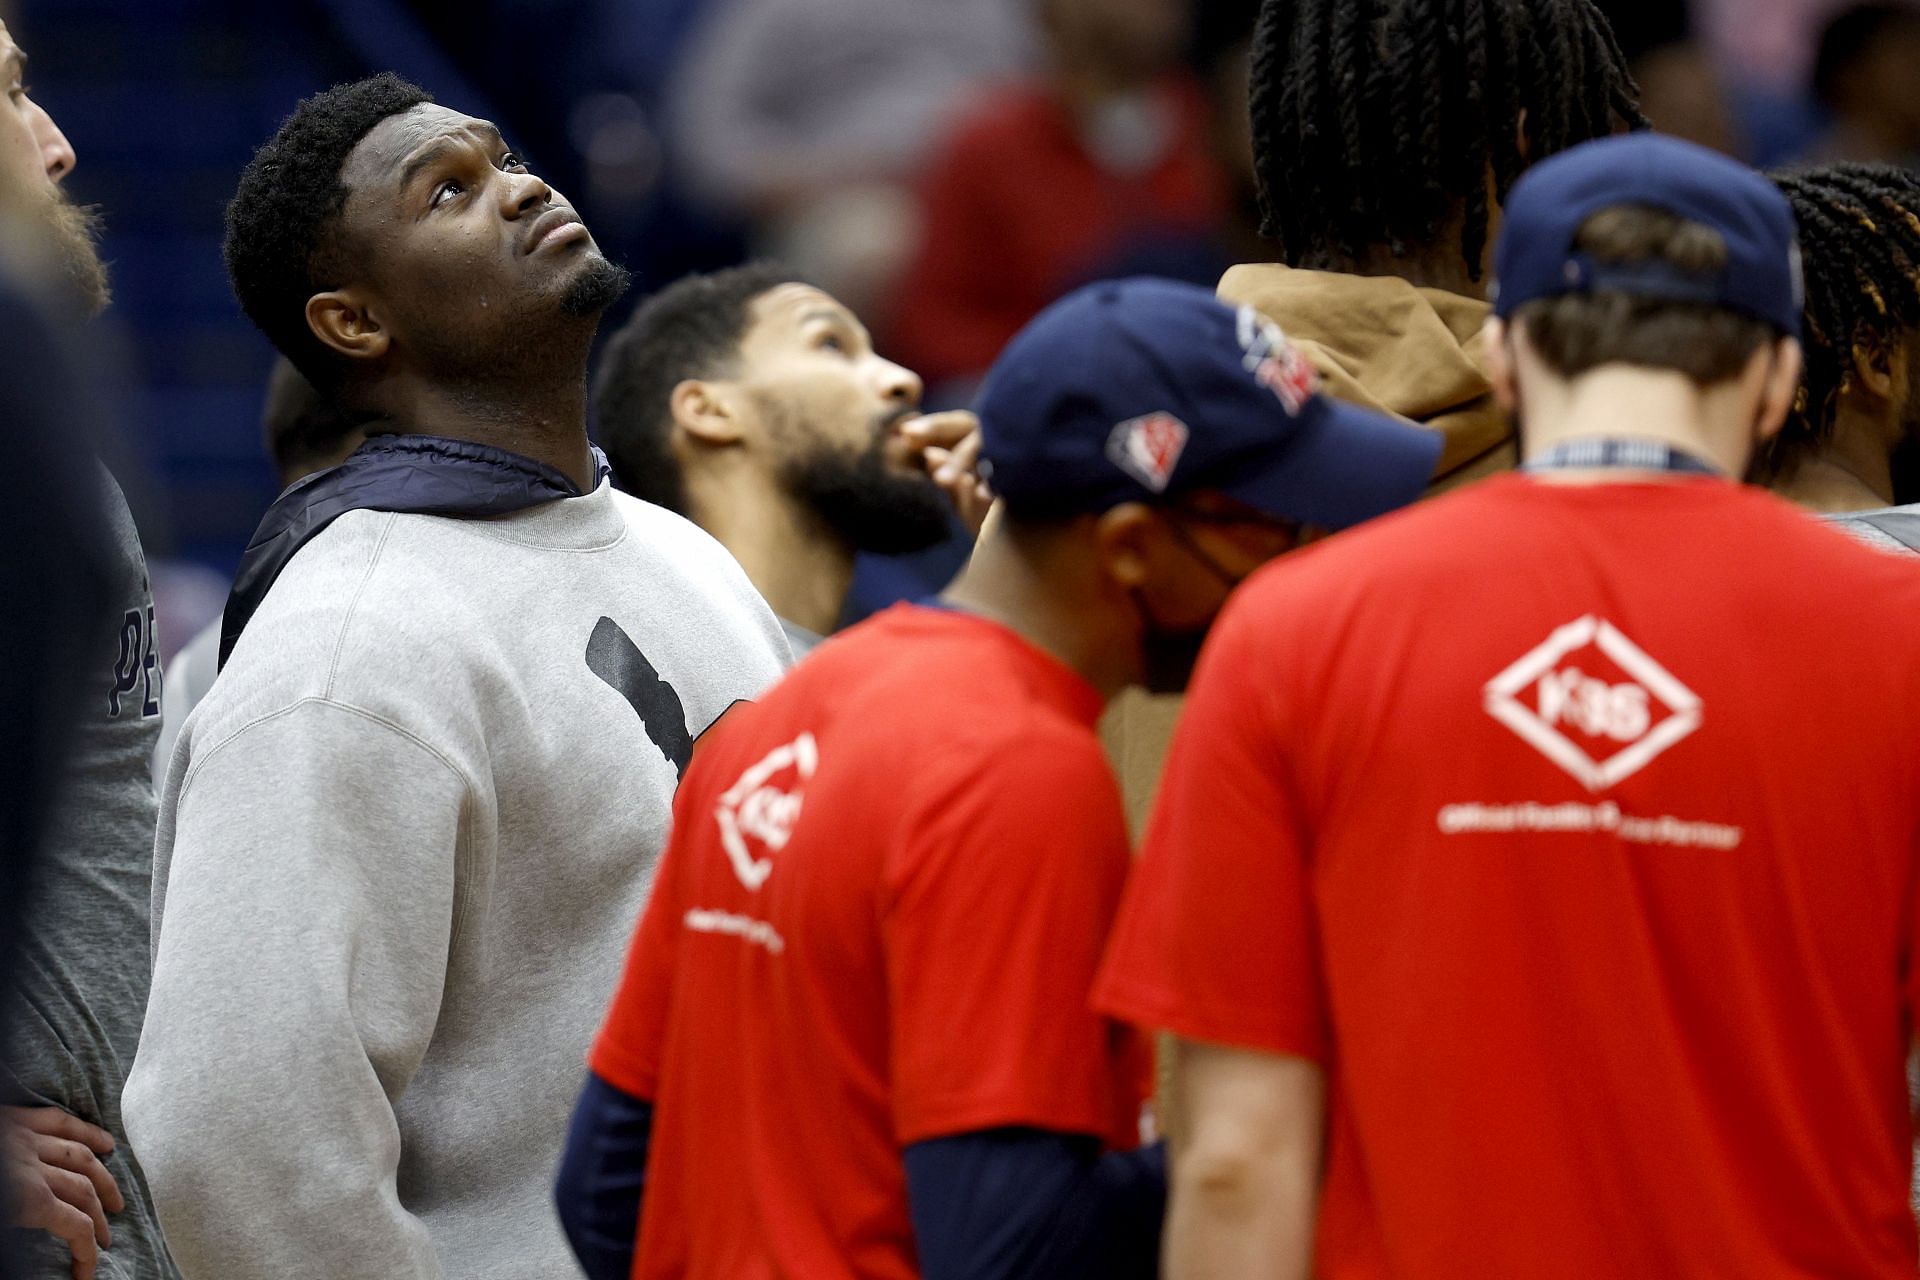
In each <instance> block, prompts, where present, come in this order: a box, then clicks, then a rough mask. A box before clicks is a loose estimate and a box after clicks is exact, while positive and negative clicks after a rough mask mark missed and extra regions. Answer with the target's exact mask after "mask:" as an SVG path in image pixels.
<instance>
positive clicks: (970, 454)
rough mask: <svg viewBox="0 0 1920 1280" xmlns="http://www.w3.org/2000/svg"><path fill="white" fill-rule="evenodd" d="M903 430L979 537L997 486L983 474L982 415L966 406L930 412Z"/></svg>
mask: <svg viewBox="0 0 1920 1280" xmlns="http://www.w3.org/2000/svg"><path fill="white" fill-rule="evenodd" d="M901 434H902V435H904V436H905V437H906V440H907V443H908V444H909V445H910V446H911V447H912V448H913V451H914V453H915V454H916V455H917V456H918V457H919V459H920V463H921V465H922V466H924V467H925V468H926V469H927V474H928V475H930V476H932V477H933V482H934V483H935V484H937V485H939V486H940V488H941V489H942V490H944V491H945V493H946V495H947V497H948V498H949V499H950V500H951V501H952V502H953V509H954V512H955V513H956V514H957V515H959V517H960V519H961V521H962V522H963V523H964V524H965V525H966V526H967V531H968V532H969V533H972V534H974V535H975V536H976V537H977V536H978V535H979V533H980V526H981V525H982V524H984V523H986V519H987V509H988V508H989V507H991V506H992V505H993V490H991V489H989V488H987V482H986V481H984V480H982V479H981V478H980V419H978V418H977V417H975V416H974V415H973V414H971V413H967V412H965V411H963V410H955V411H953V412H949V413H929V414H927V415H925V416H924V417H919V418H914V419H911V420H910V421H908V422H907V423H906V424H904V425H903V426H902V427H901Z"/></svg>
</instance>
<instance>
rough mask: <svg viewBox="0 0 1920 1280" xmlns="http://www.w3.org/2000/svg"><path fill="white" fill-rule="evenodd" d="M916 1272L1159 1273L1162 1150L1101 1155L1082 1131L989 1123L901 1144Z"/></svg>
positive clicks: (941, 1275)
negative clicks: (917, 1265)
mask: <svg viewBox="0 0 1920 1280" xmlns="http://www.w3.org/2000/svg"><path fill="white" fill-rule="evenodd" d="M906 1167H907V1197H908V1200H909V1202H910V1208H911V1210H912V1217H913V1233H914V1243H915V1245H916V1246H917V1248H918V1251H919V1255H920V1273H921V1275H922V1277H924V1280H1049V1278H1051V1277H1070V1276H1102V1277H1108V1278H1109V1280H1151V1278H1152V1277H1154V1276H1157V1275H1158V1274H1159V1260H1160V1227H1161V1220H1162V1218H1163V1216H1164V1214H1165V1210H1166V1200H1167V1167H1166V1151H1165V1148H1164V1147H1163V1146H1161V1145H1160V1144H1158V1143H1155V1144H1154V1145H1153V1146H1151V1147H1146V1148H1143V1149H1142V1150H1139V1151H1127V1152H1117V1153H1114V1154H1111V1155H1106V1156H1102V1155H1101V1154H1100V1145H1099V1143H1098V1142H1097V1141H1095V1140H1094V1139H1092V1138H1088V1137H1081V1136H1075V1135H1068V1134H1058V1133H1047V1132H1044V1131H1042V1130H1038V1129H992V1130H986V1131H983V1132H979V1133H967V1134H960V1135H957V1136H955V1137H950V1138H936V1139H932V1140H929V1141H926V1142H917V1143H914V1144H913V1145H912V1146H910V1147H908V1148H907V1152H906Z"/></svg>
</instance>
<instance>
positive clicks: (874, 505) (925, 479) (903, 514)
mask: <svg viewBox="0 0 1920 1280" xmlns="http://www.w3.org/2000/svg"><path fill="white" fill-rule="evenodd" d="M897 417H898V415H897V414H888V415H887V416H885V417H884V418H881V419H880V420H879V421H877V422H876V423H875V427H874V437H873V443H872V444H870V445H868V446H867V447H866V448H864V449H860V450H857V451H848V450H845V449H830V448H817V449H814V450H813V451H812V452H810V453H805V454H801V455H798V456H795V457H793V458H791V459H789V460H788V462H787V463H786V464H785V465H783V466H782V467H781V470H780V479H781V481H782V482H783V483H784V484H785V485H786V488H787V491H788V492H789V493H791V494H793V495H794V497H795V498H797V499H799V501H800V502H801V503H802V504H803V505H804V506H805V507H806V508H807V510H809V511H811V512H812V513H813V515H814V517H815V518H816V519H818V520H819V521H820V522H821V523H822V524H823V525H825V526H826V527H827V530H828V531H829V532H830V533H832V534H833V535H834V536H835V537H837V538H839V539H840V540H841V541H842V542H844V543H845V544H846V545H848V546H850V547H852V548H853V549H854V550H855V551H867V552H871V553H873V554H874V555H882V556H901V555H908V554H911V553H912V552H915V551H925V550H926V549H927V548H928V547H932V546H936V545H938V544H939V543H941V542H944V541H946V539H947V538H948V536H949V535H950V534H951V533H952V532H953V508H952V506H951V504H949V503H948V501H947V496H946V494H944V493H942V492H941V491H940V487H939V486H938V485H936V484H934V483H933V480H932V479H931V478H930V477H929V476H927V475H925V474H924V473H920V472H912V473H906V472H902V471H900V470H898V469H897V468H896V467H894V466H893V465H892V464H891V463H889V462H888V461H887V455H886V442H887V435H888V430H887V428H888V426H889V425H890V424H891V423H892V422H893V421H894V420H895V419H896V418H897Z"/></svg>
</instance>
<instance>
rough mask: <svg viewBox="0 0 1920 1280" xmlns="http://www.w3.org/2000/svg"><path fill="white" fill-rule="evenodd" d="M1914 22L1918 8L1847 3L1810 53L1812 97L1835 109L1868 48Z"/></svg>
mask: <svg viewBox="0 0 1920 1280" xmlns="http://www.w3.org/2000/svg"><path fill="white" fill-rule="evenodd" d="M1916 24H1920V9H1916V8H1915V7H1914V6H1913V5H1912V4H1890V3H1887V2H1886V0H1875V2H1873V3H1868V4H1854V5H1848V6H1847V7H1846V8H1845V9H1842V10H1841V11H1840V12H1839V13H1836V14H1835V15H1833V18H1832V20H1831V21H1829V22H1828V23H1827V25H1826V27H1825V28H1823V29H1822V30H1821V32H1820V45H1819V49H1818V51H1817V52H1816V53H1815V54H1814V55H1813V96H1814V97H1816V98H1818V99H1819V100H1820V103H1821V105H1822V106H1825V107H1827V108H1828V109H1832V108H1834V107H1835V106H1836V105H1837V104H1838V101H1839V97H1840V86H1841V85H1842V84H1843V83H1844V82H1845V80H1846V78H1847V76H1849V75H1850V74H1852V72H1853V70H1854V67H1855V66H1856V65H1858V63H1859V62H1860V59H1861V58H1862V57H1864V56H1865V55H1866V53H1867V51H1868V50H1869V49H1872V48H1873V47H1874V46H1875V45H1876V44H1878V43H1879V42H1880V41H1881V40H1882V39H1883V38H1884V37H1885V36H1886V34H1887V33H1888V32H1889V31H1892V30H1894V29H1895V28H1897V27H1901V26H1913V25H1916Z"/></svg>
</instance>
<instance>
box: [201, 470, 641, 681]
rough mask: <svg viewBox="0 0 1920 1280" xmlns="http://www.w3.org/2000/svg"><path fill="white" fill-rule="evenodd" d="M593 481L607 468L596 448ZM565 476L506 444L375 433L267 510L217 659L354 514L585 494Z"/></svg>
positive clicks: (495, 510)
mask: <svg viewBox="0 0 1920 1280" xmlns="http://www.w3.org/2000/svg"><path fill="white" fill-rule="evenodd" d="M593 461H594V467H595V470H596V476H595V481H596V483H598V482H599V481H602V480H605V479H606V478H607V476H608V475H609V474H610V469H609V468H608V466H607V459H606V456H605V455H604V454H602V453H601V452H600V450H598V449H594V450H593ZM580 496H581V492H580V489H579V487H578V486H576V485H575V484H574V483H573V481H572V480H571V479H569V478H568V477H567V475H566V473H565V472H562V471H560V470H559V469H557V468H555V467H550V466H548V465H547V464H546V463H544V462H536V461H535V460H534V459H532V458H525V457H522V456H521V455H519V454H517V453H509V452H507V451H506V450H505V449H495V448H492V447H491V446H488V445H484V444H474V443H472V442H470V441H466V440H448V439H445V438H443V437H440V436H414V435H398V436H385V435H383V436H373V437H370V438H369V439H368V440H367V442H366V443H365V444H363V445H361V446H360V448H359V449H358V450H356V451H355V452H354V453H353V455H352V456H351V457H349V458H348V459H347V460H346V461H345V462H343V463H341V464H340V465H339V466H337V467H333V468H330V469H329V470H326V471H320V472H316V473H315V474H313V475H310V476H308V477H307V478H306V479H304V480H302V481H300V482H299V483H297V484H295V485H293V486H292V487H291V488H289V489H288V490H287V491H286V492H285V493H283V494H281V495H280V496H279V498H277V499H275V501H274V504H273V505H272V506H271V507H268V508H267V514H266V515H265V516H264V517H263V518H262V519H261V521H260V527H259V528H258V529H256V530H255V531H254V535H253V538H252V540H251V541H249V542H248V543H247V549H246V551H244V552H243V553H242V554H241V557H240V569H239V572H238V573H236V574H235V575H234V580H233V592H232V594H230V595H229V596H228V597H227V608H226V613H225V614H224V615H223V616H222V618H221V622H220V665H221V666H225V665H226V662H227V656H228V655H229V654H231V653H232V652H233V646H234V644H235V642H236V641H238V640H239V639H240V633H241V632H242V631H244V630H245V629H246V626H247V623H248V622H249V621H250V620H251V619H252V618H253V615H254V613H255V611H257V610H258V609H259V608H260V604H261V602H262V601H263V600H265V599H266V598H267V592H268V591H270V590H272V588H273V584H274V582H275V581H276V580H277V579H278V578H279V577H280V571H281V570H282V569H285V568H286V567H287V563H288V562H289V561H290V560H292V559H293V557H294V553H295V552H297V551H299V550H300V548H301V547H304V546H305V545H306V544H307V543H308V541H310V540H311V539H312V538H313V537H314V536H315V535H316V534H318V533H319V532H320V531H321V530H322V529H325V528H326V527H327V526H328V525H329V524H332V523H333V522H334V520H336V519H338V518H339V517H340V516H343V515H345V514H346V513H347V512H349V511H399V512H406V513H408V514H411V515H432V516H465V517H469V518H471V517H476V516H500V515H509V514H511V513H513V512H515V511H522V510H525V509H526V508H528V507H533V506H538V505H540V504H541V503H543V502H554V501H557V500H559V499H561V498H578V497H580Z"/></svg>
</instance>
